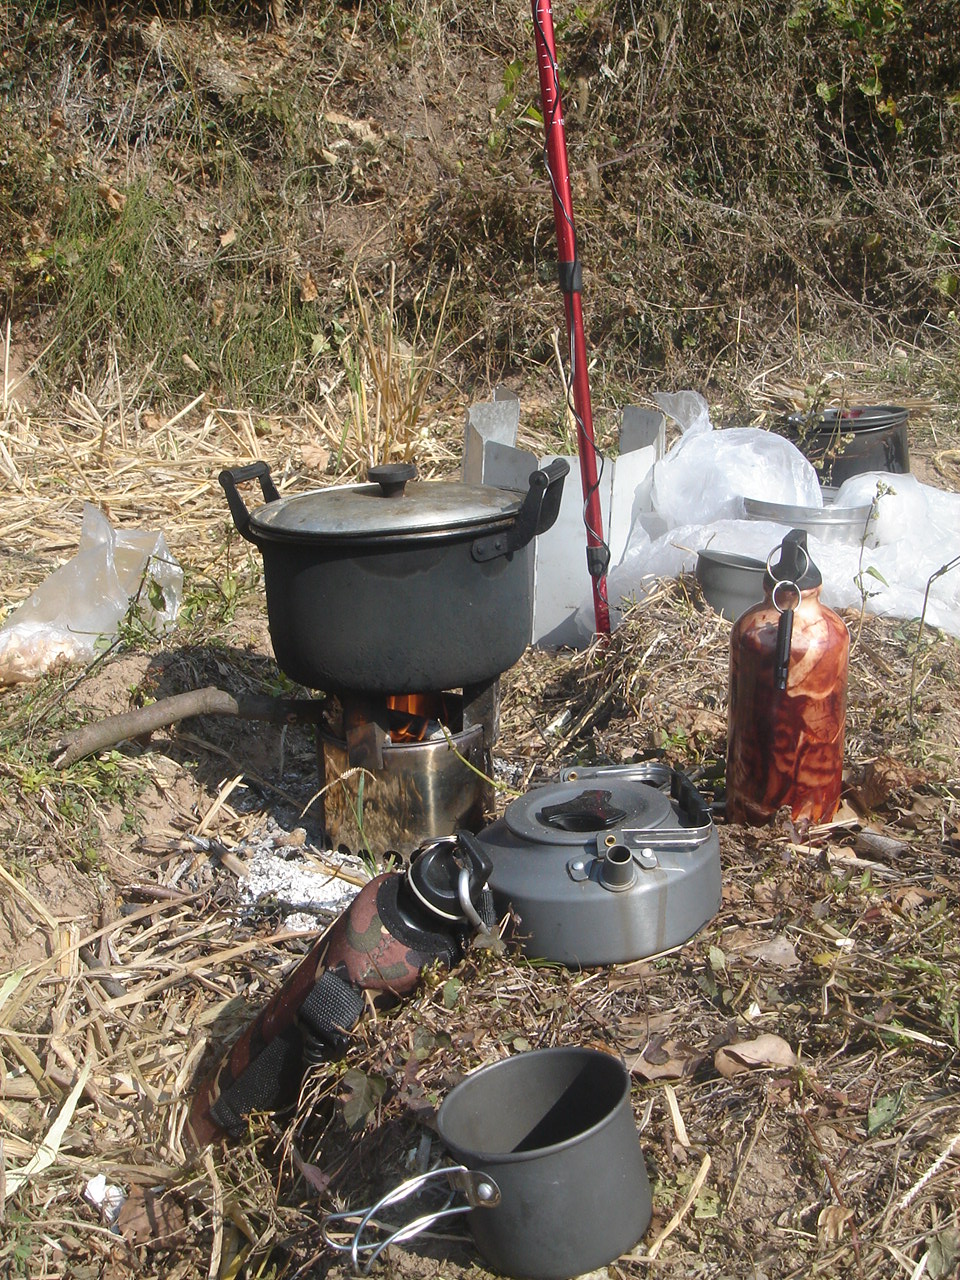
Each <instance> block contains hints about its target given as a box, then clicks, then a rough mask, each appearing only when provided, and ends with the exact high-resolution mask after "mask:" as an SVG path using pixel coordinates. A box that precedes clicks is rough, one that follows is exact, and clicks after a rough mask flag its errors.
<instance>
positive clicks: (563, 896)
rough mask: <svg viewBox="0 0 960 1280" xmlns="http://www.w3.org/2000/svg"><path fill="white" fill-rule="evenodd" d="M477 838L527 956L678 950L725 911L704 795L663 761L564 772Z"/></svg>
mask: <svg viewBox="0 0 960 1280" xmlns="http://www.w3.org/2000/svg"><path fill="white" fill-rule="evenodd" d="M477 838H478V840H479V842H480V844H481V845H482V846H483V849H484V851H485V853H486V854H487V855H488V856H489V858H490V860H491V862H492V864H493V871H492V873H491V875H490V881H489V883H490V888H491V890H492V892H493V897H494V904H495V907H496V909H497V912H498V914H500V915H503V914H505V913H508V912H509V913H511V914H512V915H513V916H514V917H515V922H514V925H513V929H512V932H513V935H514V937H515V938H516V940H517V941H519V942H520V943H521V945H522V946H523V949H524V951H525V952H526V953H527V954H528V955H530V956H535V957H538V958H540V959H544V960H556V961H559V962H561V963H562V964H565V965H569V966H571V967H578V968H587V967H592V966H594V965H605V964H618V963H624V962H627V961H630V960H638V959H642V958H644V957H647V956H652V955H656V954H658V953H659V952H662V951H665V950H668V949H669V948H671V947H674V946H677V945H679V944H680V943H682V942H685V941H687V939H689V938H691V937H693V935H694V934H696V933H697V932H699V930H700V929H702V928H703V926H704V925H705V924H706V923H707V922H708V921H709V920H710V919H711V918H712V917H713V916H714V915H715V914H716V912H717V911H718V909H719V907H720V894H721V873H720V847H719V840H718V838H717V833H716V830H715V828H714V825H713V821H712V819H711V817H710V813H709V810H708V809H707V807H706V804H705V803H704V801H703V799H702V797H701V796H700V794H699V792H698V791H697V790H696V788H695V787H694V786H693V784H692V783H691V782H690V781H689V780H688V779H687V778H686V777H685V776H684V775H683V774H680V773H677V772H676V771H674V770H671V769H669V768H668V767H666V766H663V765H659V764H642V765H633V766H625V767H623V768H596V769H591V768H569V769H566V770H564V771H563V772H562V773H561V775H560V779H559V781H558V782H556V783H552V784H548V785H546V786H543V787H538V788H535V789H534V790H532V791H529V792H528V793H527V794H526V795H524V796H521V797H520V799H518V800H515V801H513V802H512V803H511V804H510V805H509V806H508V807H507V809H506V812H505V813H504V815H503V817H502V818H500V819H498V820H497V821H496V822H494V823H492V824H491V825H490V826H488V827H486V828H485V829H484V830H482V831H481V832H480V833H479V835H478V837H477Z"/></svg>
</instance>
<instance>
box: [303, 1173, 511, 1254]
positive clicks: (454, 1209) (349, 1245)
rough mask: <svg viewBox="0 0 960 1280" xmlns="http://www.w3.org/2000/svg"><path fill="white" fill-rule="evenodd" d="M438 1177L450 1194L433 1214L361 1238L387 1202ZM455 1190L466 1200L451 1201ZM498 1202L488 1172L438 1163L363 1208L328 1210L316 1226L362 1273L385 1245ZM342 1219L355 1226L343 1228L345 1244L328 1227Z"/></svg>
mask: <svg viewBox="0 0 960 1280" xmlns="http://www.w3.org/2000/svg"><path fill="white" fill-rule="evenodd" d="M438 1178H444V1179H446V1181H447V1183H448V1184H449V1186H450V1194H449V1195H448V1196H447V1198H446V1200H445V1201H444V1202H443V1204H442V1205H441V1207H440V1208H439V1209H437V1210H435V1211H434V1212H433V1213H423V1214H421V1215H420V1216H419V1217H418V1218H414V1219H413V1220H412V1221H411V1222H406V1223H404V1224H402V1225H401V1226H399V1227H395V1228H394V1229H392V1230H391V1229H390V1228H389V1227H387V1228H384V1229H385V1230H386V1231H387V1232H388V1234H387V1235H386V1236H384V1237H383V1239H381V1240H369V1241H364V1239H363V1233H364V1232H365V1231H366V1230H367V1228H368V1227H377V1226H380V1225H381V1224H380V1223H379V1221H378V1220H379V1218H380V1215H381V1213H382V1211H383V1210H384V1209H387V1208H389V1207H390V1205H393V1204H399V1203H400V1202H401V1201H403V1200H406V1199H408V1198H409V1197H410V1196H412V1195H415V1194H416V1193H417V1192H418V1191H420V1190H421V1189H422V1188H423V1187H425V1186H426V1185H427V1184H428V1183H430V1182H433V1181H435V1180H436V1179H438ZM458 1191H460V1192H462V1194H463V1196H464V1197H465V1199H466V1204H454V1203H453V1201H454V1198H455V1196H456V1194H457V1192H458ZM499 1203H500V1188H499V1187H498V1186H497V1184H496V1183H495V1182H494V1180H493V1179H492V1178H491V1177H490V1176H489V1175H488V1174H486V1173H476V1172H474V1171H473V1170H472V1169H468V1168H467V1167H466V1166H465V1165H462V1164H456V1165H441V1166H440V1167H439V1168H436V1169H430V1170H429V1171H428V1172H427V1173H421V1174H420V1175H419V1176H418V1177H416V1178H408V1179H407V1180H406V1182H401V1183H400V1185H399V1186H396V1187H394V1188H393V1190H392V1191H388V1192H387V1194H386V1195H385V1196H381V1198H380V1199H379V1200H378V1201H377V1203H376V1204H374V1205H371V1206H370V1207H369V1208H367V1209H355V1210H353V1212H352V1213H351V1212H346V1213H328V1214H327V1216H326V1217H325V1218H324V1220H323V1223H322V1225H321V1228H320V1229H321V1232H322V1234H323V1239H324V1242H325V1243H326V1244H327V1245H329V1246H330V1248H331V1249H335V1250H336V1251H337V1253H349V1255H350V1261H351V1263H352V1265H353V1269H354V1271H362V1272H363V1274H364V1275H366V1274H367V1272H368V1271H369V1270H370V1268H371V1267H372V1266H373V1264H374V1263H375V1262H376V1260H377V1258H379V1256H380V1254H381V1253H383V1251H384V1249H386V1248H387V1246H388V1245H391V1244H397V1243H399V1242H401V1241H403V1240H412V1239H413V1237H414V1236H418V1235H420V1233H421V1232H422V1231H426V1230H427V1229H428V1228H430V1227H432V1226H433V1225H434V1223H436V1222H440V1221H442V1220H444V1219H446V1218H453V1217H456V1216H457V1215H458V1214H461V1213H468V1212H469V1211H470V1210H471V1209H495V1208H496V1206H497V1205H498V1204H499ZM358 1220H359V1221H358ZM346 1222H356V1223H357V1225H356V1226H355V1227H348V1228H347V1230H348V1231H349V1232H350V1239H349V1240H348V1241H347V1242H346V1243H344V1242H343V1241H340V1240H334V1239H333V1238H332V1236H331V1234H330V1229H331V1228H336V1225H337V1224H338V1223H346ZM361 1254H365V1255H367V1256H366V1257H365V1259H364V1262H363V1266H362V1267H361V1265H360V1255H361Z"/></svg>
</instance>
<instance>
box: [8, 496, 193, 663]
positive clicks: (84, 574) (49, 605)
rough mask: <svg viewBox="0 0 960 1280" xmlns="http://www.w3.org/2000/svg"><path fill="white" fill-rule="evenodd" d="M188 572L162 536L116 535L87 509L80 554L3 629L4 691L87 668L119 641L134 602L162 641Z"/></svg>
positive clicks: (133, 532)
mask: <svg viewBox="0 0 960 1280" xmlns="http://www.w3.org/2000/svg"><path fill="white" fill-rule="evenodd" d="M182 588H183V571H182V570H181V568H180V566H179V564H178V563H177V561H176V560H175V559H174V558H173V556H172V555H171V554H170V550H169V548H168V547H167V543H166V539H165V538H164V536H163V534H162V533H159V532H156V531H147V530H139V529H138V530H123V531H121V532H117V531H116V530H114V529H113V527H112V526H111V524H110V522H109V520H108V519H107V518H106V516H105V515H103V513H102V512H101V511H98V510H97V508H96V507H94V506H91V505H90V504H89V503H86V504H84V508H83V523H82V526H81V531H80V543H79V547H78V549H77V554H76V555H75V556H74V557H73V559H72V560H69V561H68V562H67V563H66V564H64V565H61V567H60V568H59V569H56V570H54V572H53V573H52V574H51V575H50V577H49V578H47V579H46V580H45V581H44V582H42V583H41V584H40V586H39V587H38V588H37V589H36V591H34V593H33V595H32V596H30V598H29V599H28V600H26V601H25V602H24V603H23V604H22V605H21V606H20V608H19V609H17V610H16V612H15V613H13V614H12V615H11V616H10V617H9V618H8V619H7V620H6V622H5V623H4V624H3V626H2V627H0V684H17V683H19V682H21V681H24V680H35V679H36V678H37V677H38V676H40V675H43V674H44V673H45V672H47V671H50V670H51V669H52V668H53V667H54V666H56V665H58V664H59V663H68V662H89V661H90V660H91V659H92V658H94V657H95V656H96V654H97V652H98V651H100V650H101V649H102V648H104V647H105V646H106V645H107V644H109V642H110V641H111V640H112V639H113V638H114V637H115V636H116V634H117V630H118V629H119V626H120V623H121V621H122V620H123V618H124V617H125V616H126V613H127V610H128V609H129V608H130V605H131V603H132V602H133V601H134V600H135V601H136V603H137V607H138V610H139V617H140V620H141V622H142V623H143V625H144V626H146V627H147V628H148V629H150V630H152V631H154V632H156V633H157V634H158V635H159V634H162V633H163V632H165V631H168V630H169V629H170V628H171V627H172V626H173V624H174V622H175V621H176V617H177V612H178V611H179V608H180V596H181V592H182Z"/></svg>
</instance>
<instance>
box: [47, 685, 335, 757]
mask: <svg viewBox="0 0 960 1280" xmlns="http://www.w3.org/2000/svg"><path fill="white" fill-rule="evenodd" d="M322 706H323V701H322V699H314V698H271V697H268V696H266V695H262V694H249V695H246V694H238V695H236V696H234V695H233V694H232V693H227V692H226V690H224V689H217V688H216V687H215V686H213V685H210V686H209V687H208V688H206V689H192V690H190V692H189V693H177V694H174V695H173V696H172V697H170V698H161V699H160V701H159V702H153V703H151V704H150V706H149V707H139V708H138V709H137V710H135V711H122V712H120V714H119V715H115V716H107V717H106V718H105V719H103V720H94V721H93V722H92V723H90V724H85V725H82V726H81V727H80V728H79V729H75V730H74V731H73V732H72V733H68V734H67V736H66V737H65V738H64V739H63V740H62V741H61V742H60V743H59V745H58V747H57V748H56V750H58V751H59V752H60V754H59V755H58V756H57V757H56V759H55V761H54V763H55V764H56V765H57V766H58V768H61V769H66V768H67V767H68V766H69V765H71V764H76V762H77V761H78V760H82V759H83V758H84V756H91V755H94V754H95V753H96V752H97V751H104V750H106V748H107V747H115V746H116V745H117V743H118V742H124V741H126V740H127V739H128V738H139V737H141V736H142V735H143V734H148V733H153V732H154V730H155V729H163V728H166V727H167V726H168V725H171V724H176V723H177V722H178V721H179V720H186V719H187V718H188V717H189V716H236V717H237V718H238V719H240V720H265V721H267V722H268V723H269V724H281V725H282V724H299V723H304V722H308V723H309V722H314V723H315V722H316V720H317V718H318V716H319V714H320V709H321V707H322Z"/></svg>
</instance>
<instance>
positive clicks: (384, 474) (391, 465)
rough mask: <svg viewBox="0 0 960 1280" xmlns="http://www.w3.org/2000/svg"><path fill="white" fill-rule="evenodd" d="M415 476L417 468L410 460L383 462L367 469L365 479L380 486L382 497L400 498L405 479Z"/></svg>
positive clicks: (405, 483) (405, 482) (413, 478)
mask: <svg viewBox="0 0 960 1280" xmlns="http://www.w3.org/2000/svg"><path fill="white" fill-rule="evenodd" d="M416 478H417V468H416V467H415V466H414V464H413V463H412V462H384V463H382V464H381V465H380V466H379V467H370V469H369V470H368V471H367V479H368V480H369V481H371V482H372V483H373V484H378V485H379V486H380V494H381V497H384V498H402V497H403V491H404V488H405V487H406V485H407V481H408V480H416Z"/></svg>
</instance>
